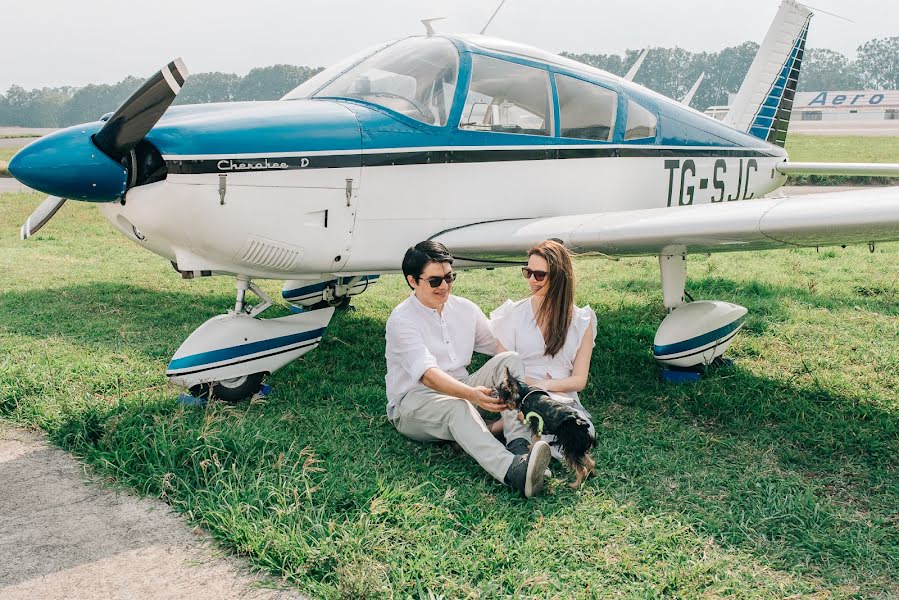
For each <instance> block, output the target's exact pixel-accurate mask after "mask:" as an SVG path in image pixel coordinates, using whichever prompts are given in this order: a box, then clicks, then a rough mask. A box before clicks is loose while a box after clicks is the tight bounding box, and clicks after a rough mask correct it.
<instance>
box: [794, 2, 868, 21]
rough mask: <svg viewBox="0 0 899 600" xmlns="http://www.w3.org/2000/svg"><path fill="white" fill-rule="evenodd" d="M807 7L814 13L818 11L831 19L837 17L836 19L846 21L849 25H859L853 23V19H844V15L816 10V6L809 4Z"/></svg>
mask: <svg viewBox="0 0 899 600" xmlns="http://www.w3.org/2000/svg"><path fill="white" fill-rule="evenodd" d="M806 6H808V7H809V8H810V9H812V10H814V11H817V12H819V13H824V14H825V15H830V16H831V17H836V18H838V19H843V20H844V21H846V22H848V23H852V24H853V25H857V23H856V22H855V21H853V20H852V19H849V18H847V17H844V16H842V15H838V14H836V13H832V12H827V11H826V10H821V9H820V8H815V7H814V6H810V5H808V4H806Z"/></svg>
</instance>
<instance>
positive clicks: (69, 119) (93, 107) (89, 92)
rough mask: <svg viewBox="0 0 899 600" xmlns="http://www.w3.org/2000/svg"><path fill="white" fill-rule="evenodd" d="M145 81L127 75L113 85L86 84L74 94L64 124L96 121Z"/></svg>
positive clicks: (66, 111) (66, 110) (63, 120)
mask: <svg viewBox="0 0 899 600" xmlns="http://www.w3.org/2000/svg"><path fill="white" fill-rule="evenodd" d="M143 82H144V80H143V79H140V78H137V77H126V78H125V79H123V80H122V81H120V82H118V83H114V84H112V85H107V84H102V85H93V84H91V85H86V86H84V87H83V88H79V89H78V91H76V92H75V93H74V94H73V95H72V99H71V100H69V102H68V103H67V104H66V106H65V110H64V111H63V113H62V123H61V124H62V125H75V124H77V123H86V122H89V121H96V120H97V119H99V118H100V117H102V116H103V115H104V114H106V113H108V112H112V111H114V110H115V109H116V108H118V107H119V105H120V104H121V103H122V102H124V101H125V99H126V98H128V96H130V95H131V94H132V93H134V91H135V90H136V89H137V88H139V87H140V85H141V84H142V83H143Z"/></svg>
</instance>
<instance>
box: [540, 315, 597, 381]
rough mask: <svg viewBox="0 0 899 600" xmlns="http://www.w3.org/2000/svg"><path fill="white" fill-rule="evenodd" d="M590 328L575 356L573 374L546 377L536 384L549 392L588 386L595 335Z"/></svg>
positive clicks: (585, 333)
mask: <svg viewBox="0 0 899 600" xmlns="http://www.w3.org/2000/svg"><path fill="white" fill-rule="evenodd" d="M590 333H591V332H590V330H589V329H587V331H585V332H584V337H583V338H581V345H580V347H578V349H577V354H575V356H574V366H573V367H572V369H571V376H569V377H565V378H564V379H544V380H543V381H538V382H537V383H535V384H534V385H536V386H537V387H539V388H542V389H544V390H546V391H547V392H563V393H564V392H580V391H581V390H583V389H584V388H585V387H586V386H587V374H588V373H589V372H590V359H591V358H592V355H593V336H592V335H591V334H590Z"/></svg>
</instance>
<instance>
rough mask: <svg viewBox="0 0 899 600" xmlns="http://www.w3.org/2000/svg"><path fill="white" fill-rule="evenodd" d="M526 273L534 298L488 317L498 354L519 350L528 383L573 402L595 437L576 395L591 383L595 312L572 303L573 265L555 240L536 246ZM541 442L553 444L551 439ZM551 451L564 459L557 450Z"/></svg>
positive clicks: (507, 305)
mask: <svg viewBox="0 0 899 600" xmlns="http://www.w3.org/2000/svg"><path fill="white" fill-rule="evenodd" d="M522 274H523V275H524V277H525V278H526V279H527V281H528V285H529V286H530V291H531V295H530V296H528V297H527V298H525V299H523V300H519V301H518V302H512V301H511V300H506V302H505V303H504V304H503V305H502V306H500V307H499V308H497V309H496V310H495V311H493V312H492V313H490V329H491V330H492V331H493V335H494V336H495V337H496V352H497V353H500V352H505V351H507V350H512V351H515V352H517V353H518V354H519V355H520V356H521V360H522V362H523V363H524V374H525V383H527V384H528V385H531V386H536V387H538V388H541V389H544V390H546V391H547V392H549V393H550V396H552V397H553V398H554V399H556V400H558V401H560V402H564V403H566V404H569V405H570V406H571V407H572V408H574V409H575V410H576V411H577V412H578V413H579V414H580V415H581V416H582V417H583V418H584V419H586V420H587V421H588V422H589V423H590V433H591V434H592V435H594V436H595V435H596V432H595V429H594V427H593V421H592V418H591V417H590V414H589V413H588V412H587V410H586V409H585V408H584V407H583V405H582V404H581V402H580V399H579V398H578V392H580V391H581V390H583V389H584V386H586V385H587V373H588V372H589V370H590V358H591V354H592V352H593V345H594V341H595V340H596V313H595V312H593V309H592V308H590V307H589V306H585V307H583V308H579V307H577V306H575V305H574V267H573V266H572V264H571V257H570V255H569V253H568V250H567V249H566V248H565V246H563V245H561V244H559V243H557V242H554V241H552V240H546V241H544V242H541V243H539V244H537V245H536V246H534V247H533V248H531V249H530V250H529V251H528V266H527V267H523V268H522ZM491 431H493V432H494V433H499V432H501V431H502V420H499V421H497V422H495V423H493V424H491ZM543 439H544V440H545V441H547V442H552V440H553V436H551V435H546V436H543ZM510 450H512V451H513V452H515V449H512V448H510ZM552 453H553V456H554V457H555V458H557V459H561V458H562V456H561V454H560V453H559V449H558V448H557V447H556V446H552Z"/></svg>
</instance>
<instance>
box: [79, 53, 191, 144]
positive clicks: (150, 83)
mask: <svg viewBox="0 0 899 600" xmlns="http://www.w3.org/2000/svg"><path fill="white" fill-rule="evenodd" d="M187 76H188V72H187V67H185V66H184V63H183V62H182V61H181V59H180V58H176V59H175V60H174V61H172V62H170V63H169V64H167V65H166V66H164V67H163V68H162V69H161V70H160V71H159V72H157V73H156V74H155V75H153V76H152V77H150V78H149V79H148V80H147V81H145V82H144V84H143V85H142V86H140V88H139V89H138V90H137V91H136V92H134V93H133V94H131V96H130V97H129V98H128V99H127V100H125V102H123V103H122V105H121V106H120V107H119V108H118V109H117V110H116V111H115V113H113V115H112V116H111V117H110V118H109V120H108V121H106V124H105V125H104V126H103V128H102V129H101V130H100V131H98V132H97V134H96V135H94V143H95V144H96V145H97V147H98V148H99V149H100V150H102V151H103V152H104V153H106V154H107V155H108V156H109V157H111V158H114V159H115V160H121V158H122V157H123V156H125V155H126V154H128V153H129V152H131V150H133V149H134V147H135V146H137V145H138V144H139V143H140V141H141V140H142V139H144V137H145V136H146V135H147V134H148V133H149V132H150V130H151V129H153V126H154V125H156V123H157V122H159V119H160V118H162V114H163V113H164V112H165V111H166V110H167V109H168V107H169V106H171V104H172V102H174V101H175V98H176V97H177V96H178V92H180V91H181V86H183V85H184V82H185V81H186V80H187Z"/></svg>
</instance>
